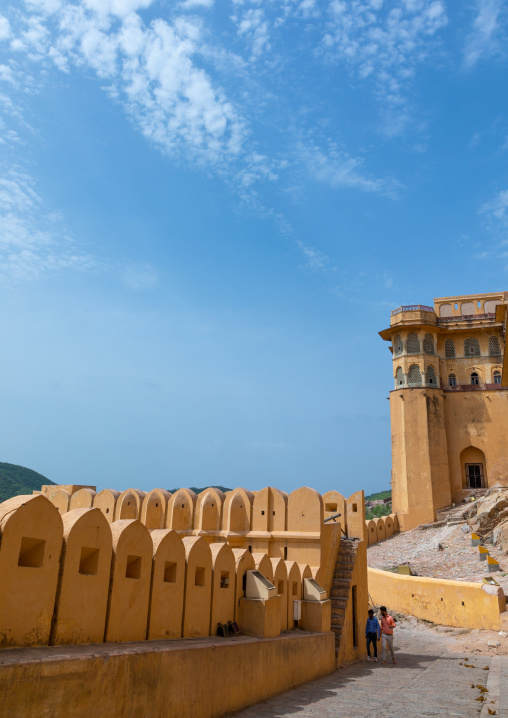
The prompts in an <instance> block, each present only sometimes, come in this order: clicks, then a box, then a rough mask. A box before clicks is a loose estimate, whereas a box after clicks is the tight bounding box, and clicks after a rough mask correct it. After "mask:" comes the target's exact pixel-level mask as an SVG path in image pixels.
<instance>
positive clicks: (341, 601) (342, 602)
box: [330, 596, 347, 613]
mask: <svg viewBox="0 0 508 718" xmlns="http://www.w3.org/2000/svg"><path fill="white" fill-rule="evenodd" d="M330 600H331V602H332V613H333V610H334V609H336V608H346V606H347V598H335V597H334V596H332V597H331V599H330Z"/></svg>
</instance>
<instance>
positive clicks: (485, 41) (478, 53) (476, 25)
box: [464, 0, 503, 68]
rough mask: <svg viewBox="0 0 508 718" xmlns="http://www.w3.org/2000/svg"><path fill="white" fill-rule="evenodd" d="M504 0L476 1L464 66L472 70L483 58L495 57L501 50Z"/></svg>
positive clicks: (466, 44) (466, 45) (467, 40)
mask: <svg viewBox="0 0 508 718" xmlns="http://www.w3.org/2000/svg"><path fill="white" fill-rule="evenodd" d="M502 10H503V1H502V0H476V13H475V17H474V20H473V27H472V29H471V32H470V33H469V34H468V36H467V38H466V42H465V46H464V65H465V66H466V68H471V67H473V66H474V65H476V63H477V62H478V60H479V59H480V58H481V57H488V56H490V55H494V54H496V53H498V52H499V51H500V50H501V45H500V37H499V36H500V34H501V16H502Z"/></svg>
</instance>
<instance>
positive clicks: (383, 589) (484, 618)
mask: <svg viewBox="0 0 508 718" xmlns="http://www.w3.org/2000/svg"><path fill="white" fill-rule="evenodd" d="M368 577H369V595H370V596H371V598H372V600H373V602H374V604H375V605H380V604H383V603H385V604H387V605H389V608H390V609H391V610H393V611H400V612H401V613H405V614H410V615H412V616H416V617H417V618H422V619H424V620H425V621H432V622H433V623H438V624H441V625H443V626H456V627H458V628H483V629H491V630H493V631H499V629H500V626H501V615H500V614H501V613H502V612H503V611H504V610H505V598H504V594H503V592H502V590H501V589H499V590H497V589H496V588H495V587H494V586H488V585H486V584H480V583H470V582H466V581H447V580H446V579H441V578H426V577H423V576H403V575H399V574H395V573H391V572H389V571H381V570H379V569H376V568H369V569H368Z"/></svg>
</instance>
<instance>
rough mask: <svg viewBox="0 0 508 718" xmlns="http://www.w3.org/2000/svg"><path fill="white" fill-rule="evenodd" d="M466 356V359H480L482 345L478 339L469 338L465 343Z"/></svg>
mask: <svg viewBox="0 0 508 718" xmlns="http://www.w3.org/2000/svg"><path fill="white" fill-rule="evenodd" d="M464 356H466V357H479V356H480V343H479V342H478V339H474V338H472V337H468V338H467V339H466V341H465V342H464Z"/></svg>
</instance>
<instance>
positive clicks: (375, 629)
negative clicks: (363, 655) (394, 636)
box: [365, 608, 381, 663]
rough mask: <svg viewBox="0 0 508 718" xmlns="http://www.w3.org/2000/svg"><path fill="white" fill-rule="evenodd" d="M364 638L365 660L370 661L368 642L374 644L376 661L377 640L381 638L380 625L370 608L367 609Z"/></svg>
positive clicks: (375, 658)
mask: <svg viewBox="0 0 508 718" xmlns="http://www.w3.org/2000/svg"><path fill="white" fill-rule="evenodd" d="M365 638H366V639H367V660H368V661H370V644H371V643H372V645H373V646H374V660H375V661H376V663H377V642H378V641H379V639H380V638H381V626H380V625H379V621H378V620H377V618H375V616H374V611H373V610H372V608H371V609H370V610H369V617H368V619H367V625H366V626H365Z"/></svg>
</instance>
